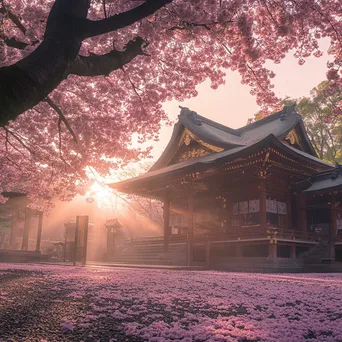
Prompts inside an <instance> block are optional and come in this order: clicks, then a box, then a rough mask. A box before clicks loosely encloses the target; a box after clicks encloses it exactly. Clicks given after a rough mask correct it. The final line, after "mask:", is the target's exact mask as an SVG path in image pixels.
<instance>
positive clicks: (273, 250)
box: [268, 239, 277, 259]
mask: <svg viewBox="0 0 342 342" xmlns="http://www.w3.org/2000/svg"><path fill="white" fill-rule="evenodd" d="M268 257H269V258H270V259H276V258H277V244H276V242H275V241H274V239H273V240H271V241H270V244H269V247H268Z"/></svg>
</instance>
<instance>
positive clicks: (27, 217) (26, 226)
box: [21, 208, 32, 251]
mask: <svg viewBox="0 0 342 342" xmlns="http://www.w3.org/2000/svg"><path fill="white" fill-rule="evenodd" d="M31 214H32V213H31V209H29V208H26V209H25V223H24V232H23V239H22V243H21V249H22V250H23V251H27V249H28V240H29V234H30V226H31Z"/></svg>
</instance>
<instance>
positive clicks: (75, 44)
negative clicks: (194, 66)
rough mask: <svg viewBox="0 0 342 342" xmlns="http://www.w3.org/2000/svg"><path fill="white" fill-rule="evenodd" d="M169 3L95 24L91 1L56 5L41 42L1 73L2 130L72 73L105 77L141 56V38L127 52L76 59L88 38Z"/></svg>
mask: <svg viewBox="0 0 342 342" xmlns="http://www.w3.org/2000/svg"><path fill="white" fill-rule="evenodd" d="M171 1H172V0H153V1H152V0H149V1H146V2H145V3H144V4H142V5H140V6H138V7H136V8H133V9H132V10H129V11H127V12H123V13H121V14H118V15H115V16H112V17H109V18H106V19H103V20H99V21H91V20H88V19H87V18H86V17H87V13H88V9H89V5H90V0H74V1H70V0H56V1H55V4H54V5H53V7H52V9H51V11H50V14H49V18H48V21H47V26H46V32H45V35H44V40H43V42H42V43H41V44H40V45H39V46H38V47H37V49H36V50H35V51H34V52H32V53H31V54H30V55H28V56H27V57H25V58H24V59H22V60H21V61H19V62H17V63H16V64H14V65H11V66H8V67H3V68H0V127H2V126H5V125H6V124H7V123H8V121H10V120H14V119H15V118H16V117H17V116H18V115H20V114H21V113H23V112H25V111H26V110H28V109H30V108H32V107H33V106H35V105H36V104H38V103H39V102H40V101H42V100H44V99H45V97H46V96H47V95H48V94H49V93H50V92H51V91H52V90H53V89H55V88H56V87H57V86H58V85H59V84H60V83H61V82H62V81H63V80H64V79H65V78H67V77H68V75H69V74H77V75H80V76H94V75H107V74H109V73H110V72H111V71H113V70H115V69H118V68H120V67H122V66H123V65H124V64H126V63H128V62H130V61H131V60H132V59H133V58H135V57H136V56H137V55H140V54H143V52H142V45H143V43H144V42H143V40H142V39H141V38H140V37H138V38H137V39H135V40H133V41H131V42H130V43H129V44H127V47H126V49H125V50H124V51H112V52H110V53H108V54H106V55H103V56H97V55H95V56H87V57H85V56H79V55H78V53H79V50H80V47H81V44H82V41H83V40H84V39H86V38H89V37H93V36H96V35H99V34H103V33H106V32H110V31H114V30H118V29H120V28H123V27H125V26H129V25H131V24H133V23H135V22H136V21H138V20H141V19H143V18H145V17H147V16H149V15H151V14H153V13H154V12H156V11H157V10H158V9H159V8H161V7H163V6H164V5H165V4H167V3H169V2H171Z"/></svg>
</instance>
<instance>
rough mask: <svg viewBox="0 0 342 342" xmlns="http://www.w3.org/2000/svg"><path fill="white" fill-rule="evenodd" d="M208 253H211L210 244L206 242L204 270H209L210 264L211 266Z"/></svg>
mask: <svg viewBox="0 0 342 342" xmlns="http://www.w3.org/2000/svg"><path fill="white" fill-rule="evenodd" d="M210 252H211V242H210V241H206V244H205V265H206V268H210V264H211V260H210V258H211V255H210Z"/></svg>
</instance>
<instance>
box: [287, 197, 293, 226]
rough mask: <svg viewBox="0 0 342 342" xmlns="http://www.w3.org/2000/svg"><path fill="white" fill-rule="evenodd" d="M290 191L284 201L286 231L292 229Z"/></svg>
mask: <svg viewBox="0 0 342 342" xmlns="http://www.w3.org/2000/svg"><path fill="white" fill-rule="evenodd" d="M291 210H292V208H291V190H289V192H288V195H287V199H286V216H287V217H286V220H287V225H286V227H287V229H289V230H291V229H292V213H291Z"/></svg>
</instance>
